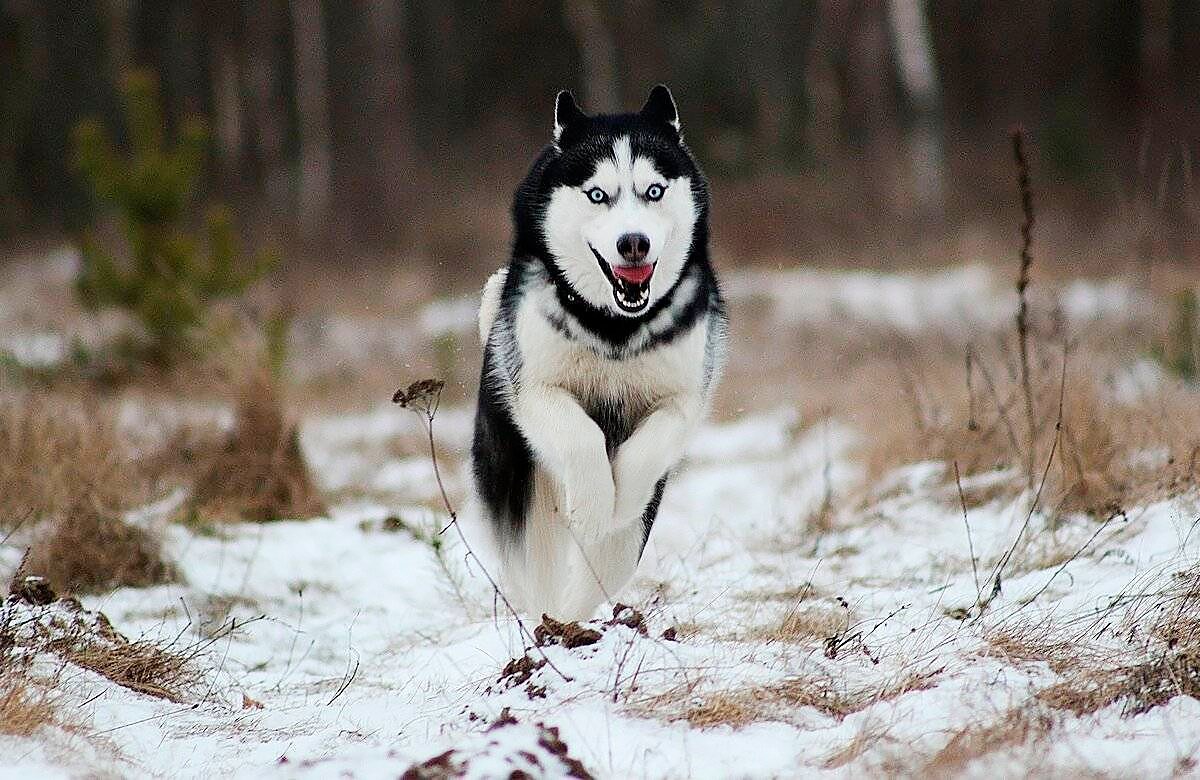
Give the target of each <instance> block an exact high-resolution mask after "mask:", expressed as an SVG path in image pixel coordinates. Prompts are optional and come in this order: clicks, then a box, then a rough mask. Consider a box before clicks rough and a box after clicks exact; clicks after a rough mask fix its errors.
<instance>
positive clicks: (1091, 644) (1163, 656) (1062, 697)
mask: <svg viewBox="0 0 1200 780" xmlns="http://www.w3.org/2000/svg"><path fill="white" fill-rule="evenodd" d="M1145 595H1146V597H1145V598H1142V597H1140V596H1139V597H1136V598H1133V599H1131V600H1130V604H1131V606H1129V607H1128V608H1127V609H1126V611H1125V613H1124V614H1123V615H1122V614H1120V612H1119V611H1118V610H1116V609H1115V608H1114V609H1112V610H1109V611H1108V612H1106V613H1103V614H1102V616H1101V617H1100V618H1098V619H1097V622H1096V623H1095V624H1092V625H1088V626H1086V627H1085V628H1083V629H1082V630H1080V629H1078V628H1076V629H1075V630H1074V631H1068V630H1067V629H1066V628H1065V627H1061V626H1055V625H1052V624H1046V623H1040V624H1038V625H1027V624H1017V625H1008V626H1002V627H1001V628H1000V629H998V630H995V631H993V632H991V633H990V634H989V636H988V642H989V647H990V648H991V650H992V651H993V652H995V653H996V654H998V655H1000V656H1002V657H1004V658H1005V659H1007V660H1009V661H1013V660H1016V661H1033V662H1043V663H1045V664H1047V666H1049V667H1050V669H1051V670H1052V671H1054V672H1055V673H1056V674H1058V675H1059V678H1060V679H1059V681H1058V682H1057V683H1055V684H1053V685H1051V686H1049V687H1047V688H1045V689H1043V690H1041V691H1039V692H1038V694H1037V696H1036V698H1037V700H1038V701H1039V702H1041V703H1042V704H1044V705H1046V706H1049V707H1051V708H1053V709H1056V710H1065V711H1069V712H1072V713H1075V714H1076V715H1088V714H1092V713H1095V712H1097V711H1099V710H1102V709H1105V708H1107V707H1111V706H1114V705H1120V707H1121V714H1122V715H1124V716H1133V715H1138V714H1141V713H1143V712H1146V711H1148V710H1150V709H1153V708H1154V707H1158V706H1161V705H1163V704H1166V703H1167V702H1169V701H1170V700H1171V699H1172V698H1174V697H1176V696H1191V697H1193V698H1200V569H1197V568H1193V569H1190V570H1186V571H1183V572H1178V573H1176V575H1175V576H1174V577H1173V579H1172V582H1171V583H1170V584H1169V585H1168V586H1167V587H1165V588H1163V589H1162V590H1160V591H1158V592H1156V593H1151V594H1145ZM1098 627H1101V628H1102V629H1103V630H1100V631H1097V628H1098ZM1104 637H1107V641H1104V640H1103V639H1102V638H1104Z"/></svg>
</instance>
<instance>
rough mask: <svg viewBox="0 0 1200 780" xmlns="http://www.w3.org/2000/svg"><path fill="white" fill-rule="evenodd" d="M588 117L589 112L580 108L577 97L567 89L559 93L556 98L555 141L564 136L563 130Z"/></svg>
mask: <svg viewBox="0 0 1200 780" xmlns="http://www.w3.org/2000/svg"><path fill="white" fill-rule="evenodd" d="M584 119H587V114H585V113H583V111H581V110H580V109H579V105H578V104H577V103H576V102H575V98H574V96H573V95H571V93H570V92H568V91H567V90H565V89H564V90H563V91H561V92H559V93H558V97H557V98H555V100H554V141H555V143H557V142H558V139H559V138H561V137H562V134H563V131H564V130H566V129H567V128H568V127H570V126H571V125H572V124H574V123H576V122H582V121H583V120H584Z"/></svg>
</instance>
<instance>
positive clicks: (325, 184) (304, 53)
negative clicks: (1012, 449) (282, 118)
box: [291, 0, 330, 238]
mask: <svg viewBox="0 0 1200 780" xmlns="http://www.w3.org/2000/svg"><path fill="white" fill-rule="evenodd" d="M291 15H292V39H293V41H294V60H295V68H296V113H297V114H298V115H299V124H300V181H299V187H298V189H299V203H298V206H299V209H298V214H299V221H300V225H299V227H300V232H301V234H302V235H305V236H307V237H309V238H311V237H312V236H313V235H315V234H316V232H317V231H318V230H320V229H321V227H323V226H324V225H325V223H326V219H327V217H328V214H329V176H330V154H329V148H330V135H329V114H328V104H329V103H328V99H329V90H328V84H327V63H326V52H325V27H324V24H323V23H322V20H321V1H320V0H291Z"/></svg>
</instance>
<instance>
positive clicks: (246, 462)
mask: <svg viewBox="0 0 1200 780" xmlns="http://www.w3.org/2000/svg"><path fill="white" fill-rule="evenodd" d="M194 457H195V460H196V462H197V463H198V464H199V476H198V477H197V478H196V481H195V486H194V489H193V492H192V499H191V502H190V510H191V512H192V513H193V514H194V515H200V516H203V517H205V518H206V519H208V518H213V519H222V520H236V519H244V520H252V521H258V522H265V521H271V520H280V519H285V518H287V519H300V518H307V517H313V516H315V515H322V514H324V513H325V511H326V510H325V505H324V503H323V502H322V500H321V497H320V495H319V493H318V491H317V488H316V486H315V485H314V483H313V480H312V476H311V475H310V474H309V471H308V466H307V464H306V463H305V461H304V453H303V452H302V450H301V448H300V435H299V429H298V428H297V426H296V425H295V424H292V423H289V422H288V421H287V420H286V419H285V417H284V414H283V409H282V405H281V403H280V399H279V394H278V391H277V390H276V389H275V387H274V386H273V385H272V383H271V382H270V381H269V380H268V379H266V378H264V377H256V378H254V379H252V380H251V381H249V382H248V383H247V384H246V385H245V386H244V387H243V388H242V391H241V395H240V397H239V399H238V404H237V421H236V425H235V428H234V430H233V431H232V432H231V433H230V434H229V435H228V436H227V437H225V438H224V440H223V441H219V442H210V443H208V444H207V445H201V446H199V447H198V448H197V452H196V453H195V456H194Z"/></svg>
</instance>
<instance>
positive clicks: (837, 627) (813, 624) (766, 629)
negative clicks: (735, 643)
mask: <svg viewBox="0 0 1200 780" xmlns="http://www.w3.org/2000/svg"><path fill="white" fill-rule="evenodd" d="M849 625H850V613H849V612H848V611H847V610H845V609H835V608H833V607H828V606H816V605H814V606H807V607H799V606H798V607H796V608H794V609H790V610H788V612H787V613H786V614H785V615H784V616H783V618H782V619H781V620H780V621H779V622H777V623H774V624H772V625H766V626H760V627H758V628H755V629H753V630H751V631H750V634H749V636H750V638H751V639H754V640H756V641H760V642H807V641H810V640H814V639H828V638H829V637H832V636H837V635H839V634H842V633H844V632H845V631H846V629H847V627H848V626H849Z"/></svg>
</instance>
